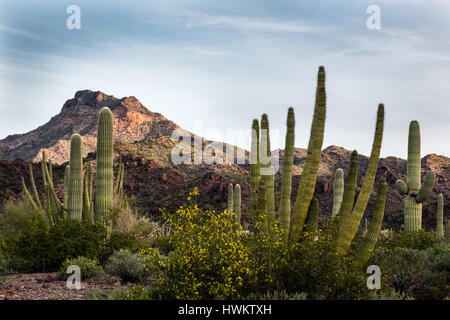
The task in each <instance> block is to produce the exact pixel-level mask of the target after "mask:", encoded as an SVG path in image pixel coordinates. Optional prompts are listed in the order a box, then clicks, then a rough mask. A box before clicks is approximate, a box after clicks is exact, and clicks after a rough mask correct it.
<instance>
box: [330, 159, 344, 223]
mask: <svg viewBox="0 0 450 320" xmlns="http://www.w3.org/2000/svg"><path fill="white" fill-rule="evenodd" d="M343 196H344V171H343V170H342V169H341V168H339V169H337V170H336V174H335V177H334V188H333V211H332V216H333V217H334V216H336V215H337V214H338V213H339V209H340V208H341V204H342V198H343Z"/></svg>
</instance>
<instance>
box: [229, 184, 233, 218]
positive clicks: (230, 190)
mask: <svg viewBox="0 0 450 320" xmlns="http://www.w3.org/2000/svg"><path fill="white" fill-rule="evenodd" d="M233 193H234V192H233V184H232V183H230V184H229V185H228V201H227V211H228V212H229V213H232V212H233V209H234V196H233Z"/></svg>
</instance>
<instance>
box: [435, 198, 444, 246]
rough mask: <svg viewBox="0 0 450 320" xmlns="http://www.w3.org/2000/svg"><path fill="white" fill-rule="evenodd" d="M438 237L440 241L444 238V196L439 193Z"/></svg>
mask: <svg viewBox="0 0 450 320" xmlns="http://www.w3.org/2000/svg"><path fill="white" fill-rule="evenodd" d="M436 237H437V239H438V240H439V241H442V240H443V239H444V196H443V195H442V193H441V194H439V196H438V201H437V221H436Z"/></svg>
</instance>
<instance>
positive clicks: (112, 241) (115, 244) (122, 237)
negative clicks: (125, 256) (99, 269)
mask: <svg viewBox="0 0 450 320" xmlns="http://www.w3.org/2000/svg"><path fill="white" fill-rule="evenodd" d="M120 249H127V250H129V251H131V252H138V251H139V249H140V245H139V241H138V240H137V239H136V236H135V234H134V233H132V232H117V231H113V232H111V234H110V235H109V238H108V241H107V242H105V247H104V248H103V250H102V252H101V255H100V256H99V260H100V262H101V263H104V262H106V260H107V259H108V258H109V257H110V256H111V255H112V254H114V252H116V251H118V250H120Z"/></svg>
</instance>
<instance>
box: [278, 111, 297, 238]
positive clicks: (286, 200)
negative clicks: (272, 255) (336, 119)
mask: <svg viewBox="0 0 450 320" xmlns="http://www.w3.org/2000/svg"><path fill="white" fill-rule="evenodd" d="M286 124H287V132H286V143H285V148H284V160H283V176H282V180H281V196H280V226H281V229H282V230H283V236H284V242H285V243H286V244H287V242H288V240H289V226H290V223H291V192H292V165H293V163H294V143H295V117H294V109H293V108H292V107H291V108H289V110H288V116H287V122H286Z"/></svg>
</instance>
